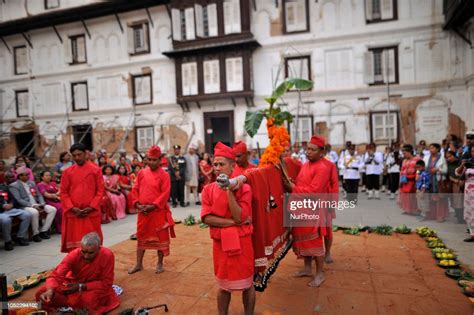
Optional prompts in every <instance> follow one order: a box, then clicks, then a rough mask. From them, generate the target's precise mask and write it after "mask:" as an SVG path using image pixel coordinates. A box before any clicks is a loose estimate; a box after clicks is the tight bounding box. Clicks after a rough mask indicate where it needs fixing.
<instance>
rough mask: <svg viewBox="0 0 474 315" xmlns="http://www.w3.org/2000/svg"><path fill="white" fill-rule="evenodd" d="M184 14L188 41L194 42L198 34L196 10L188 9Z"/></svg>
mask: <svg viewBox="0 0 474 315" xmlns="http://www.w3.org/2000/svg"><path fill="white" fill-rule="evenodd" d="M184 14H185V16H186V39H187V40H193V39H195V38H196V34H195V32H194V9H193V8H187V9H186V10H184Z"/></svg>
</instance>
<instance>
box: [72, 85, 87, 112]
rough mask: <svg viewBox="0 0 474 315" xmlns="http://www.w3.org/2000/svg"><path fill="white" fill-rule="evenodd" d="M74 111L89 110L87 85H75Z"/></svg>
mask: <svg viewBox="0 0 474 315" xmlns="http://www.w3.org/2000/svg"><path fill="white" fill-rule="evenodd" d="M73 89H74V109H75V110H83V109H87V85H86V84H83V83H78V84H74V87H73Z"/></svg>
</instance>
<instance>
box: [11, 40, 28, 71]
mask: <svg viewBox="0 0 474 315" xmlns="http://www.w3.org/2000/svg"><path fill="white" fill-rule="evenodd" d="M22 48H24V49H26V59H27V60H26V63H27V64H28V48H27V47H26V45H21V46H15V47H13V63H14V71H15V75H22V74H28V70H27V71H26V72H18V71H17V60H16V51H17V50H19V49H22Z"/></svg>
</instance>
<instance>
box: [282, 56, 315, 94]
mask: <svg viewBox="0 0 474 315" xmlns="http://www.w3.org/2000/svg"><path fill="white" fill-rule="evenodd" d="M298 59H307V60H308V75H309V78H308V80H312V76H311V56H310V55H308V56H293V57H285V79H286V78H288V75H289V71H288V61H289V60H298ZM301 79H305V80H306V78H301ZM295 91H297V89H291V90H290V92H295ZM302 91H311V89H307V90H302Z"/></svg>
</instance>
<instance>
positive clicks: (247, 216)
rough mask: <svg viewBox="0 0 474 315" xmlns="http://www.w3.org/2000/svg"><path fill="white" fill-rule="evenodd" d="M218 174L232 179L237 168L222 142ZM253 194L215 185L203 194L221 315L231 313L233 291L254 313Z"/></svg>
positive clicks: (216, 166) (218, 147) (203, 214)
mask: <svg viewBox="0 0 474 315" xmlns="http://www.w3.org/2000/svg"><path fill="white" fill-rule="evenodd" d="M214 156H215V158H214V172H215V173H216V175H218V176H219V175H221V174H225V175H227V176H230V175H231V174H232V168H233V166H234V160H235V154H234V152H233V150H232V149H231V148H230V147H228V146H226V145H224V144H222V143H221V142H218V143H217V144H216V146H215V148H214ZM251 218H252V191H251V189H250V186H249V185H247V184H243V185H242V186H241V187H240V188H239V189H236V190H229V189H223V188H221V187H220V186H219V185H218V183H217V182H212V183H210V184H208V185H206V186H204V189H203V191H202V210H201V220H202V221H203V222H204V223H205V224H207V225H209V226H210V234H211V238H212V240H213V258H214V275H215V276H216V280H217V284H218V285H219V291H218V293H217V306H218V309H219V314H227V313H228V310H229V303H230V299H231V291H242V300H243V304H244V312H245V314H253V312H254V308H255V289H254V287H253V275H254V255H253V247H252V231H253V226H252V224H251Z"/></svg>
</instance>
